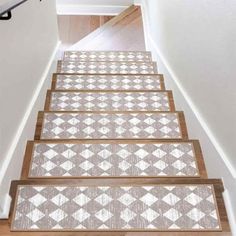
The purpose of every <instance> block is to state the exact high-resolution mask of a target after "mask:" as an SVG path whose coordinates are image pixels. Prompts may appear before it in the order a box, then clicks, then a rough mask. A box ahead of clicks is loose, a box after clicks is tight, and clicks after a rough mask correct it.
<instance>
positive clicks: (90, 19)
mask: <svg viewBox="0 0 236 236" xmlns="http://www.w3.org/2000/svg"><path fill="white" fill-rule="evenodd" d="M112 18H113V16H87V15H84V16H80V15H58V31H59V37H60V40H61V42H62V45H61V49H62V50H63V51H64V50H65V49H67V48H68V47H70V46H72V45H73V44H75V43H76V42H78V41H80V40H81V39H82V38H84V37H85V36H87V35H88V34H90V33H91V32H93V31H94V30H96V29H97V28H99V27H100V26H102V25H103V24H105V23H106V22H107V21H109V20H111V19H112Z"/></svg>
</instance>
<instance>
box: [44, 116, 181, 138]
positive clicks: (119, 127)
mask: <svg viewBox="0 0 236 236" xmlns="http://www.w3.org/2000/svg"><path fill="white" fill-rule="evenodd" d="M99 138H104V139H132V138H143V139H145V138H160V139H161V138H163V139H175V138H176V139H181V138H182V135H181V128H180V124H179V117H178V113H158V112H156V113H150V112H149V113H67V112H65V113H62V112H61V113H60V112H58V113H53V112H50V113H44V119H43V127H42V133H41V139H99Z"/></svg>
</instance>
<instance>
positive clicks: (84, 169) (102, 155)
mask: <svg viewBox="0 0 236 236" xmlns="http://www.w3.org/2000/svg"><path fill="white" fill-rule="evenodd" d="M141 176H142V177H198V176H199V170H198V166H197V161H196V156H195V152H194V147H193V144H192V143H190V142H188V143H187V142H184V143H169V142H168V143H167V142H164V143H119V144H118V143H68V142H65V143H53V142H48V143H34V146H33V151H32V157H31V164H30V170H29V177H30V178H41V177H44V178H48V177H141Z"/></svg>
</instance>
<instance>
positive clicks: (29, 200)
mask: <svg viewBox="0 0 236 236" xmlns="http://www.w3.org/2000/svg"><path fill="white" fill-rule="evenodd" d="M11 228H12V230H13V231H80V230H82V231H84V230H88V231H91V230H96V231H99V230H102V231H115V230H119V231H120V230H125V231H129V230H131V231H132V230H144V231H149V230H150V231H152V230H167V231H168V230H171V231H172V230H174V231H179V230H180V231H191V230H193V231H198V230H199V231H205V230H211V231H218V230H220V228H221V226H220V222H219V216H218V210H217V206H216V200H215V197H214V190H213V186H212V185H200V184H199V185H151V186H116V187H110V186H101V187H99V186H97V187H91V186H90V187H87V186H84V187H78V186H56V185H52V186H49V185H46V186H43V185H35V186H34V185H32V186H29V185H28V186H27V185H26V186H18V193H17V199H16V206H15V211H14V215H13V219H12V226H11Z"/></svg>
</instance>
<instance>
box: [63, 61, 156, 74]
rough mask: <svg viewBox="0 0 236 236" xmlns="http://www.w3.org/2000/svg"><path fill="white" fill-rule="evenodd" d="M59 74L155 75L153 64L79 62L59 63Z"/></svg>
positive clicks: (154, 65)
mask: <svg viewBox="0 0 236 236" xmlns="http://www.w3.org/2000/svg"><path fill="white" fill-rule="evenodd" d="M58 72H59V73H81V74H155V73H157V70H156V64H155V63H153V62H90V61H89V62H81V61H74V62H72V61H61V66H59V68H58Z"/></svg>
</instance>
